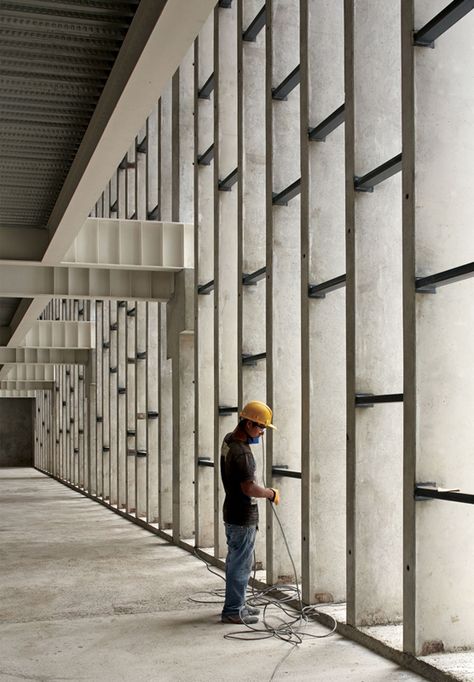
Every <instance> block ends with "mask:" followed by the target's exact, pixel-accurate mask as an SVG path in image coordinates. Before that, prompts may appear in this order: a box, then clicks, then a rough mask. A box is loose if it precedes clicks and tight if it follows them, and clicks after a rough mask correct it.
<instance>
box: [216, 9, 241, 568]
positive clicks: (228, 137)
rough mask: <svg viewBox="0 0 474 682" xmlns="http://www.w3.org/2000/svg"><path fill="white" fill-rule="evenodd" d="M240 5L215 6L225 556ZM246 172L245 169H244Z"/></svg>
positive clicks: (232, 396) (234, 368)
mask: <svg viewBox="0 0 474 682" xmlns="http://www.w3.org/2000/svg"><path fill="white" fill-rule="evenodd" d="M237 160H238V156H237V7H236V4H235V3H234V4H233V5H232V7H231V8H220V7H219V6H217V7H216V9H215V28H214V376H215V382H214V386H215V389H214V410H215V420H216V421H215V432H214V443H215V453H214V462H215V468H214V500H215V517H214V545H215V554H216V556H218V557H222V556H224V555H225V551H226V548H225V539H224V533H223V523H222V502H223V487H222V483H221V480H220V473H219V457H220V446H221V443H222V440H223V438H224V436H225V435H226V433H228V432H229V431H231V430H232V429H233V428H234V426H235V417H236V412H237V391H238V363H237V191H236V190H237V188H236V187H235V186H234V187H233V188H230V191H229V188H228V187H227V186H226V185H225V184H223V183H222V181H224V180H225V179H226V178H228V177H229V176H230V175H231V174H232V172H234V171H236V170H237ZM240 171H241V172H242V169H240Z"/></svg>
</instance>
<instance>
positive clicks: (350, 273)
mask: <svg viewBox="0 0 474 682" xmlns="http://www.w3.org/2000/svg"><path fill="white" fill-rule="evenodd" d="M399 25H400V7H399V6H398V5H397V4H396V3H395V4H394V3H392V2H389V1H388V0H387V1H382V2H380V1H378V2H375V0H374V1H373V2H366V1H364V2H359V1H357V0H356V1H355V2H346V16H345V26H346V173H347V176H346V190H347V193H346V201H347V204H346V209H347V210H346V226H347V299H346V300H347V339H348V342H347V374H348V376H347V423H348V426H347V432H348V441H347V448H348V449H347V465H348V470H347V485H348V487H347V496H348V497H347V514H348V537H347V551H348V575H347V590H348V594H347V620H348V622H349V623H351V624H353V625H374V624H381V623H388V622H390V623H393V622H397V621H399V620H401V617H402V563H401V562H402V524H401V520H402V499H401V495H400V490H401V487H402V452H403V450H402V405H401V403H400V402H387V403H383V404H376V405H375V406H374V407H373V408H367V407H359V408H357V407H356V403H355V400H356V395H357V394H374V395H393V394H397V395H399V394H401V393H402V386H403V378H402V327H401V317H402V310H401V180H400V175H394V176H393V177H391V178H389V179H388V180H386V181H385V182H384V183H382V184H380V185H377V186H376V188H375V189H374V191H373V192H355V191H354V176H358V177H363V176H364V175H365V174H367V173H368V172H370V171H372V170H374V169H375V168H377V167H378V166H380V165H381V164H382V163H384V162H386V161H388V160H390V159H392V158H393V157H395V156H396V155H397V154H399V153H400V152H401V130H400V94H401V92H400V40H399ZM374 32H375V33H376V35H377V40H376V41H374V40H373V36H374ZM368 73H370V78H368V77H367V76H368ZM382 464H383V465H382ZM387 509H390V510H391V512H390V523H388V522H387V514H386V512H387Z"/></svg>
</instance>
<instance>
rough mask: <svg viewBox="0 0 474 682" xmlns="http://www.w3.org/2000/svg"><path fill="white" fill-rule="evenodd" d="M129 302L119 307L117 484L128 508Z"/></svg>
mask: <svg viewBox="0 0 474 682" xmlns="http://www.w3.org/2000/svg"><path fill="white" fill-rule="evenodd" d="M126 393H127V302H126V301H119V302H118V308H117V455H118V461H117V485H118V508H119V509H126V508H127V466H128V465H127V461H128V457H127V398H126Z"/></svg>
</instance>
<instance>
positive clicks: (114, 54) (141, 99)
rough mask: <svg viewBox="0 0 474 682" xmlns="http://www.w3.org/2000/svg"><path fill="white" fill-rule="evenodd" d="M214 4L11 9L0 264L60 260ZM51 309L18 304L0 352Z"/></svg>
mask: <svg viewBox="0 0 474 682" xmlns="http://www.w3.org/2000/svg"><path fill="white" fill-rule="evenodd" d="M214 5H215V0H192V2H190V1H189V0H141V1H140V0H113V1H112V0H11V1H9V0H1V3H0V44H1V48H0V119H1V123H2V126H1V129H0V204H1V205H2V207H3V211H1V210H0V260H2V259H6V260H11V259H13V260H15V259H16V260H23V261H30V262H34V261H36V263H39V262H42V263H43V264H44V265H53V266H55V265H58V264H59V263H60V262H61V260H62V259H63V257H64V255H65V254H66V252H67V250H68V249H69V248H70V246H71V244H72V243H73V241H74V239H75V237H76V236H77V234H78V232H79V230H80V229H81V227H82V225H83V223H84V221H85V219H86V218H87V216H88V214H89V211H90V209H91V207H92V206H93V205H94V203H95V202H96V200H97V198H98V196H99V195H100V194H101V193H102V190H103V188H104V186H105V185H106V183H107V182H108V180H109V178H110V177H111V175H112V174H113V172H114V170H115V168H116V167H117V165H118V163H119V162H120V159H121V158H122V157H123V156H124V154H125V152H126V150H127V149H128V147H129V145H130V143H131V141H132V140H133V138H134V136H135V135H136V132H137V131H138V130H139V128H140V127H141V126H142V125H143V123H144V121H145V119H146V117H147V116H148V114H149V113H150V111H151V110H152V108H153V106H154V104H155V103H156V101H157V99H158V98H159V96H160V94H161V92H162V91H163V89H164V87H165V85H166V83H167V82H168V81H169V80H170V78H171V77H172V75H173V73H174V72H175V71H176V69H177V68H178V66H179V64H180V62H181V61H182V59H183V57H184V55H185V54H186V52H187V50H188V49H189V47H190V45H191V44H192V41H193V40H194V38H195V36H196V35H197V34H198V32H199V30H200V28H201V26H202V25H203V23H204V21H205V20H206V19H207V17H208V16H209V14H210V12H211V11H212V9H213V7H214ZM4 122H5V126H4V125H3V123H4ZM10 185H15V187H10ZM4 197H5V198H8V202H5V204H4V203H3V201H4ZM5 293H6V292H5ZM1 296H2V291H0V298H1ZM48 300H49V299H48V298H47V297H45V296H42V297H37V298H34V299H33V300H26V299H25V300H22V301H21V302H20V303H19V305H17V306H16V311H15V312H14V314H13V315H11V311H12V307H13V306H15V305H16V303H17V301H15V302H13V299H10V301H9V302H8V301H7V302H6V303H5V306H6V310H8V315H9V316H10V318H11V321H10V323H9V327H8V329H6V328H5V327H3V329H1V328H0V344H6V345H9V346H16V345H18V344H19V343H20V341H21V340H22V338H23V337H24V335H25V334H26V333H27V331H28V329H29V328H30V326H31V325H32V324H33V322H34V321H35V320H36V319H37V317H38V315H39V314H40V313H41V312H42V310H43V309H44V306H45V305H46V304H47V302H48ZM6 314H7V313H6ZM1 376H2V372H1V371H0V377H1Z"/></svg>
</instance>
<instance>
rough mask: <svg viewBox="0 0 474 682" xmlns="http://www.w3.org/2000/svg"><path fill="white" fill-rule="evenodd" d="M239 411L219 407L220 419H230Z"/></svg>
mask: <svg viewBox="0 0 474 682" xmlns="http://www.w3.org/2000/svg"><path fill="white" fill-rule="evenodd" d="M238 411H239V408H238V407H224V406H222V407H219V417H228V416H229V415H231V414H235V413H236V412H238Z"/></svg>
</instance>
